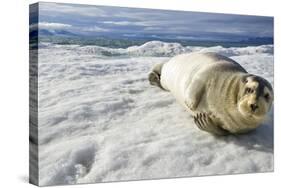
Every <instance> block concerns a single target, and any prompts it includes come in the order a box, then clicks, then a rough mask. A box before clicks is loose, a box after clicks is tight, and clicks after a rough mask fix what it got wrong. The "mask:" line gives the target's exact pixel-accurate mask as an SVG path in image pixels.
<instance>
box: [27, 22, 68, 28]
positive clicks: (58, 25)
mask: <svg viewBox="0 0 281 188" xmlns="http://www.w3.org/2000/svg"><path fill="white" fill-rule="evenodd" d="M70 27H72V25H70V24H63V23H51V22H39V23H38V24H37V23H35V24H31V25H30V26H29V29H31V30H34V29H37V28H38V29H50V30H54V29H65V28H70Z"/></svg>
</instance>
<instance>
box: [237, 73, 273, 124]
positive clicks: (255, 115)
mask: <svg viewBox="0 0 281 188" xmlns="http://www.w3.org/2000/svg"><path fill="white" fill-rule="evenodd" d="M272 101H273V89H272V87H271V85H270V83H269V82H268V81H267V80H265V79H263V78H261V77H259V76H255V75H250V74H247V75H246V76H243V78H242V79H241V86H240V88H239V99H238V110H239V112H240V113H241V114H242V115H243V116H244V117H246V118H249V119H255V120H257V121H262V120H263V119H264V118H265V116H266V114H267V112H268V111H269V110H270V108H271V105H272Z"/></svg>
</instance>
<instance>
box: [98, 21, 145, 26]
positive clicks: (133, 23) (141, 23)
mask: <svg viewBox="0 0 281 188" xmlns="http://www.w3.org/2000/svg"><path fill="white" fill-rule="evenodd" d="M101 23H104V24H112V25H121V26H122V25H124V26H128V25H133V26H147V24H146V23H143V22H131V21H103V22H101Z"/></svg>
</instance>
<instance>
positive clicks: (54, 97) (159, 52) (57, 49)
mask: <svg viewBox="0 0 281 188" xmlns="http://www.w3.org/2000/svg"><path fill="white" fill-rule="evenodd" d="M192 51H214V52H218V53H220V54H223V55H226V56H228V57H231V58H233V59H234V60H236V61H238V62H239V63H240V64H241V65H242V66H244V67H245V68H246V69H247V70H248V71H249V72H250V73H253V74H258V75H260V76H263V77H265V78H266V79H268V80H269V81H270V82H271V83H272V84H273V46H272V45H263V46H257V47H243V48H242V47H241V48H223V47H221V46H215V47H209V48H204V47H190V46H187V47H183V46H181V45H180V44H177V43H164V42H159V41H152V42H148V43H146V44H144V45H142V46H132V47H129V48H127V49H111V48H106V47H99V46H79V45H54V44H49V43H42V44H40V50H39V169H40V171H39V178H40V185H55V184H75V183H93V182H107V181H123V180H137V179H155V178H171V177H188V176H202V175H215V174H235V173H251V172H268V171H272V170H273V110H272V111H271V112H270V113H269V115H268V119H267V121H266V122H265V123H263V125H262V126H261V127H259V128H258V129H257V130H255V131H253V132H251V133H249V134H246V135H240V136H226V137H215V136H212V135H211V134H208V133H206V132H203V131H200V130H199V129H198V128H197V127H196V126H195V125H194V123H193V120H192V118H191V116H190V115H189V114H188V113H187V112H186V111H184V109H183V108H182V107H181V106H180V105H179V104H178V103H176V101H175V99H174V98H173V96H172V95H171V94H170V93H168V92H164V91H162V90H160V89H158V88H156V87H153V86H151V85H149V83H148V81H147V74H148V72H149V71H150V69H151V67H152V66H153V65H154V64H156V63H159V62H163V61H167V60H168V59H169V58H170V57H172V56H174V55H177V54H180V53H189V52H192Z"/></svg>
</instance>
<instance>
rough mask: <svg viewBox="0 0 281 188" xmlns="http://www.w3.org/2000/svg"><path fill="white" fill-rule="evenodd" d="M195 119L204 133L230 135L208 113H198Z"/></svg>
mask: <svg viewBox="0 0 281 188" xmlns="http://www.w3.org/2000/svg"><path fill="white" fill-rule="evenodd" d="M193 118H194V122H195V124H196V125H197V127H198V128H199V129H201V130H203V131H207V132H209V133H212V134H215V135H221V136H223V135H227V134H229V132H228V131H226V130H224V129H222V128H221V127H219V126H218V125H217V124H216V123H215V122H214V120H212V118H211V117H210V115H208V114H207V113H197V114H196V115H195V116H194V117H193Z"/></svg>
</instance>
